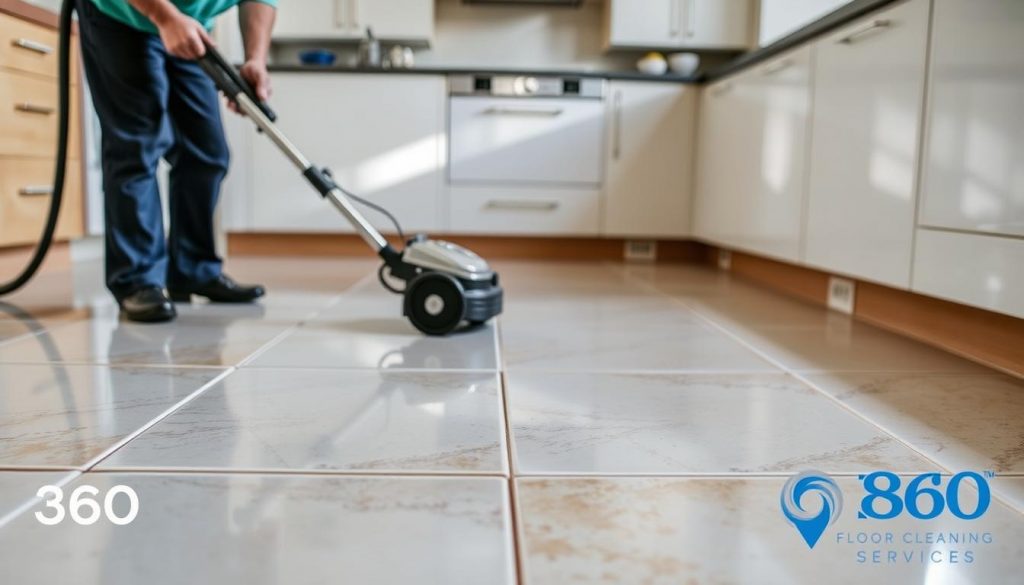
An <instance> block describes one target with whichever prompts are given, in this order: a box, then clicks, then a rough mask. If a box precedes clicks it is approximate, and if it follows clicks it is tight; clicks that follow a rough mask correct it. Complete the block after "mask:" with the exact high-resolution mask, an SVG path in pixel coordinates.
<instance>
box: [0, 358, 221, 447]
mask: <svg viewBox="0 0 1024 585" xmlns="http://www.w3.org/2000/svg"><path fill="white" fill-rule="evenodd" d="M221 371H222V370H219V369H214V368H130V367H117V368H110V367H105V366H85V365H61V364H53V365H25V364H7V365H4V366H2V367H0V387H2V388H3V392H0V467H2V466H4V465H17V466H58V467H73V466H78V465H83V464H85V463H86V462H88V461H89V460H91V459H92V458H94V457H96V456H97V455H99V454H100V453H102V452H103V451H105V450H106V449H108V448H109V447H111V446H113V445H114V444H116V443H117V442H118V441H120V440H121V439H123V438H124V437H126V436H128V435H130V434H131V433H133V432H135V431H137V430H138V429H140V428H142V427H143V426H145V425H146V423H148V422H150V421H151V420H153V418H154V417H156V416H157V415H159V414H161V413H162V412H164V411H166V410H167V409H168V408H170V407H171V406H173V405H174V404H175V403H177V402H178V401H180V400H181V399H183V398H185V397H186V396H188V395H189V394H191V393H192V392H194V391H195V390H198V389H199V388H201V387H202V386H203V385H205V384H206V383H208V382H209V381H210V380H212V379H213V378H215V377H216V376H218V375H219V374H220V373H221Z"/></svg>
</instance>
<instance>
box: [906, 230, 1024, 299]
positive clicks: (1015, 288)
mask: <svg viewBox="0 0 1024 585" xmlns="http://www.w3.org/2000/svg"><path fill="white" fill-rule="evenodd" d="M1022 267H1024V240H1022V239H1019V238H1007V237H1000V236H991V235H984V234H969V233H962V232H950V231H941V230H931V229H927V228H921V229H918V230H917V248H916V251H915V253H914V282H913V290H914V291H915V292H919V293H922V294H926V295H931V296H935V297H939V298H943V299H946V300H950V301H956V302H959V303H965V304H968V305H972V306H975V307H981V308H983V309H988V310H990V311H997V312H1000V313H1006V314H1008V315H1012V316H1014V317H1020V318H1024V269H1022Z"/></svg>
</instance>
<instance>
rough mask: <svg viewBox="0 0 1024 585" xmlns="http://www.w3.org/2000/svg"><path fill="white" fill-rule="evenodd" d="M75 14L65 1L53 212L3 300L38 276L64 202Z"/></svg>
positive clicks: (71, 2) (4, 287)
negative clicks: (28, 258) (73, 16)
mask: <svg viewBox="0 0 1024 585" xmlns="http://www.w3.org/2000/svg"><path fill="white" fill-rule="evenodd" d="M74 11H75V0H64V2H63V4H62V5H61V9H60V42H59V45H60V48H59V53H58V62H59V63H58V82H57V87H58V89H57V91H58V92H59V94H60V99H59V101H60V104H59V106H58V107H59V113H60V115H59V121H58V122H57V162H56V164H55V166H54V169H53V195H51V197H50V211H49V213H48V214H47V217H46V225H45V226H44V227H43V235H42V237H41V238H40V239H39V243H38V244H36V249H35V252H34V253H33V254H32V259H31V260H30V261H29V263H28V266H26V267H25V269H24V270H22V272H21V274H19V275H18V276H17V277H16V278H15V279H14V280H12V281H10V282H4V283H0V296H3V295H7V294H10V293H12V292H14V291H16V290H18V289H19V288H21V287H23V286H25V284H26V283H28V281H29V280H32V277H33V276H35V274H36V272H37V271H38V270H39V267H40V266H41V265H42V264H43V260H44V259H45V258H46V253H47V252H49V251H50V245H51V244H52V243H53V234H54V232H55V231H56V230H57V220H58V219H59V218H60V204H61V201H62V200H63V198H64V175H65V167H66V166H67V161H68V124H69V119H70V117H71V24H72V22H71V13H72V12H74Z"/></svg>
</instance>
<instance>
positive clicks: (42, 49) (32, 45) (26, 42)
mask: <svg viewBox="0 0 1024 585" xmlns="http://www.w3.org/2000/svg"><path fill="white" fill-rule="evenodd" d="M11 45H12V46H14V47H17V48H19V49H25V50H26V51H32V52H33V53H39V54H40V55H49V54H50V53H52V52H53V47H51V46H49V45H44V44H43V43H40V42H38V41H33V40H31V39H14V40H13V41H11Z"/></svg>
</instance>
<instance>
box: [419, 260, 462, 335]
mask: <svg viewBox="0 0 1024 585" xmlns="http://www.w3.org/2000/svg"><path fill="white" fill-rule="evenodd" d="M405 314H406V316H408V317H409V321H411V322H412V324H413V326H415V327H416V328H417V329H419V330H420V331H422V332H423V333H426V334H427V335H448V334H449V333H451V332H452V331H454V330H455V328H456V327H458V326H459V324H460V323H462V321H463V319H464V318H465V316H466V296H465V291H464V290H463V288H462V285H461V284H459V281H458V280H456V279H455V278H453V277H451V276H449V275H447V274H442V273H440V272H424V273H423V274H421V275H419V276H417V277H416V278H414V279H413V280H412V282H410V283H409V287H408V288H407V289H406V291H405Z"/></svg>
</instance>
